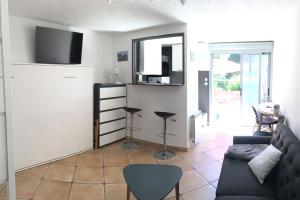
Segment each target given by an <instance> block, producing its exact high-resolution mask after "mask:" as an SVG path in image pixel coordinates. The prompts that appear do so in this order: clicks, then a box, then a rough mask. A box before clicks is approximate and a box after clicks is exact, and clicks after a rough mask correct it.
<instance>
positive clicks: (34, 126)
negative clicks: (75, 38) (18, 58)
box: [12, 64, 94, 170]
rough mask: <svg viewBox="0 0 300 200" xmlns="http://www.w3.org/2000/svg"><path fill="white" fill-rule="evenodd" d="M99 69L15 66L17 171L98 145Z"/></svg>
mask: <svg viewBox="0 0 300 200" xmlns="http://www.w3.org/2000/svg"><path fill="white" fill-rule="evenodd" d="M93 77H94V75H93V68H92V67H87V66H82V65H77V66H76V65H43V64H16V65H13V74H12V79H13V89H12V92H13V109H14V129H15V155H16V169H17V170H20V169H24V168H27V167H31V166H34V165H39V164H42V163H45V162H49V161H52V160H56V159H59V158H62V157H65V156H69V155H72V154H76V153H79V152H82V151H85V150H89V149H92V146H93V82H94V81H93Z"/></svg>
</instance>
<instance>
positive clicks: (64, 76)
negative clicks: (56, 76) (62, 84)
mask: <svg viewBox="0 0 300 200" xmlns="http://www.w3.org/2000/svg"><path fill="white" fill-rule="evenodd" d="M64 78H76V76H64Z"/></svg>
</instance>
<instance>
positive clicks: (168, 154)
mask: <svg viewBox="0 0 300 200" xmlns="http://www.w3.org/2000/svg"><path fill="white" fill-rule="evenodd" d="M174 156H176V153H175V152H173V151H164V150H160V151H157V152H155V153H154V157H155V158H158V159H160V160H168V159H170V158H172V157H174Z"/></svg>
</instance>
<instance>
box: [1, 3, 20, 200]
mask: <svg viewBox="0 0 300 200" xmlns="http://www.w3.org/2000/svg"><path fill="white" fill-rule="evenodd" d="M0 22H1V26H0V199H9V200H15V199H16V192H15V169H14V153H13V131H12V115H11V113H12V112H11V108H12V106H11V96H10V82H11V73H10V69H11V62H10V41H9V30H8V29H9V25H8V22H9V19H8V2H7V0H1V1H0Z"/></svg>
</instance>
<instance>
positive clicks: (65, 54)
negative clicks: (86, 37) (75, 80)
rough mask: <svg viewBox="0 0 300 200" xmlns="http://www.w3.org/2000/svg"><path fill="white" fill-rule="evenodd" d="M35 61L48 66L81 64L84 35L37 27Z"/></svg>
mask: <svg viewBox="0 0 300 200" xmlns="http://www.w3.org/2000/svg"><path fill="white" fill-rule="evenodd" d="M35 39H36V40H35V61H36V62H37V63H47V64H81V53H82V40H83V34H82V33H77V32H71V31H65V30H59V29H54V28H46V27H40V26H37V27H36V37H35Z"/></svg>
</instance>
